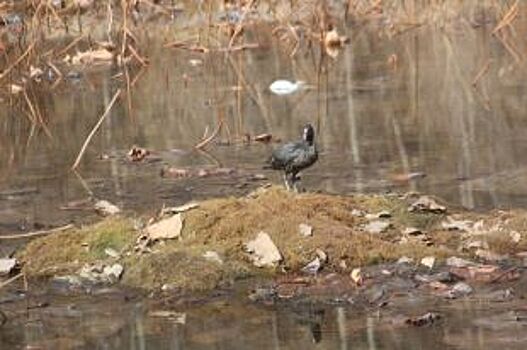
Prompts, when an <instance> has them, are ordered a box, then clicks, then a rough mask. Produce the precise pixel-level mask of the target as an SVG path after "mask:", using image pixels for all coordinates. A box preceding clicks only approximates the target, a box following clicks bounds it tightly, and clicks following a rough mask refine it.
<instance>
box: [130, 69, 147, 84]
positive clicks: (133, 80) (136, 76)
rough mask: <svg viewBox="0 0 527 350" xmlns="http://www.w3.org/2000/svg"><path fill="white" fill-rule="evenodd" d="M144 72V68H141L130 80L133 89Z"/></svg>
mask: <svg viewBox="0 0 527 350" xmlns="http://www.w3.org/2000/svg"><path fill="white" fill-rule="evenodd" d="M145 72H146V69H145V68H144V67H141V69H140V70H139V72H137V74H136V75H135V77H134V78H133V79H132V82H131V83H130V86H132V87H134V86H135V84H136V83H137V82H138V81H139V78H141V77H142V76H143V75H144V74H145Z"/></svg>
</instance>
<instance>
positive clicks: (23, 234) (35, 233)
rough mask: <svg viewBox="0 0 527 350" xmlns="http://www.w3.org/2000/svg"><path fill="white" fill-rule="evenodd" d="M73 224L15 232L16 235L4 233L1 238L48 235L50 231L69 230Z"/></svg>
mask: <svg viewBox="0 0 527 350" xmlns="http://www.w3.org/2000/svg"><path fill="white" fill-rule="evenodd" d="M73 227H74V226H73V224H68V225H64V226H60V227H55V228H52V229H50V230H41V231H34V232H28V233H19V234H15V235H4V236H0V240H2V239H22V238H30V237H35V236H42V235H47V234H50V233H54V232H61V231H66V230H69V229H70V228H73Z"/></svg>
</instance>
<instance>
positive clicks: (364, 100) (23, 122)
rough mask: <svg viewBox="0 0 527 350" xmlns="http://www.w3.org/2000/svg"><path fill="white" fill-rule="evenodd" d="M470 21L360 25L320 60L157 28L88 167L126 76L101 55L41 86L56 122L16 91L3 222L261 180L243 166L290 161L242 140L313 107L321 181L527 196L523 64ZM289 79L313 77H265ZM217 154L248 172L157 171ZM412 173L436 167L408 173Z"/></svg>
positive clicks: (290, 129)
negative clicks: (23, 107) (275, 90)
mask: <svg viewBox="0 0 527 350" xmlns="http://www.w3.org/2000/svg"><path fill="white" fill-rule="evenodd" d="M463 23H464V22H463ZM522 23H523V22H522ZM459 26H460V27H459V28H458V27H457V26H455V25H451V26H449V27H447V28H446V29H444V30H440V29H439V28H436V27H435V26H428V27H424V28H423V29H417V30H414V31H412V32H411V33H410V34H406V35H399V36H394V37H391V38H387V37H386V36H381V35H379V33H378V30H377V28H369V27H367V26H366V27H360V26H359V27H355V26H350V27H349V28H347V29H346V30H347V33H346V34H348V35H349V36H350V37H352V41H351V44H350V45H347V46H346V47H345V48H344V49H343V50H342V51H341V52H340V54H339V55H338V56H337V57H336V58H335V59H329V58H327V57H326V58H325V59H323V60H320V59H319V56H318V55H317V53H316V52H314V53H313V52H311V51H309V50H301V51H300V52H299V53H297V55H296V56H295V58H294V59H291V58H290V57H289V55H288V52H287V51H286V50H284V48H283V47H282V46H281V45H280V43H278V42H277V41H276V39H275V38H274V37H273V36H272V35H271V33H270V31H269V30H268V29H266V28H264V29H255V31H254V33H253V34H252V35H253V36H254V37H255V40H259V42H261V44H262V47H261V48H260V49H254V50H247V51H244V52H239V53H236V54H233V55H231V56H225V55H224V54H214V53H211V54H208V55H205V54H199V53H193V52H188V51H182V50H170V49H164V48H162V47H160V43H159V42H156V41H155V40H153V41H152V40H151V41H149V44H148V45H150V46H151V47H147V48H146V50H145V52H148V53H149V58H150V60H151V64H150V65H149V67H148V68H146V70H145V71H144V72H137V71H132V72H131V74H132V75H133V76H134V74H142V75H141V77H140V79H139V80H138V82H137V83H136V85H135V86H134V88H133V89H132V90H131V91H130V98H129V99H124V100H122V101H121V102H118V103H117V105H116V106H114V108H113V109H112V111H111V113H110V115H109V117H108V118H107V119H106V120H105V121H104V123H103V125H102V127H101V129H100V130H99V132H98V133H97V135H96V137H95V138H94V139H93V140H92V142H91V144H90V146H89V148H88V152H87V153H86V155H85V156H84V158H83V160H82V163H81V166H80V168H79V175H78V176H77V175H75V174H74V173H72V172H71V171H70V170H69V168H70V166H71V165H72V164H73V162H74V160H75V157H76V155H77V153H78V152H79V150H80V148H81V145H82V143H83V141H84V139H85V138H86V136H87V134H88V132H89V131H90V129H91V128H92V127H93V125H94V124H95V122H96V121H97V120H98V118H99V116H100V114H101V113H102V111H103V109H104V106H105V105H106V104H107V103H108V102H109V100H110V98H111V96H112V95H113V93H114V92H115V91H116V88H117V87H116V83H115V82H116V80H117V79H119V77H115V76H114V73H115V72H114V70H113V69H105V68H97V69H96V70H95V71H87V72H84V73H82V74H81V79H80V80H71V81H65V82H62V83H61V84H60V85H59V86H58V87H57V88H55V90H53V92H50V91H49V88H46V87H42V86H41V87H37V88H35V91H33V92H32V93H34V94H35V96H37V101H38V103H39V104H40V105H39V108H40V109H41V110H42V113H43V114H44V115H45V116H46V118H47V120H49V121H48V125H47V126H48V129H49V134H48V133H46V132H44V131H43V130H42V129H40V128H38V127H37V128H35V127H33V126H32V125H31V124H30V123H29V122H28V120H27V118H24V117H23V116H22V115H20V113H21V112H20V110H19V109H17V108H16V105H15V106H14V107H13V108H2V111H1V112H0V115H1V116H0V117H1V120H2V123H0V135H1V137H0V140H1V141H0V147H1V152H0V232H13V231H15V232H16V231H17V230H28V229H31V228H33V226H34V225H35V224H43V225H58V224H60V223H64V222H67V221H70V220H72V219H74V218H78V217H85V216H86V215H87V213H88V212H86V211H85V212H82V211H81V212H79V211H75V210H61V209H60V208H61V207H63V206H64V205H65V204H66V203H68V202H70V201H78V200H82V199H85V198H87V197H88V196H89V195H92V194H93V195H94V196H96V197H97V198H103V199H108V200H110V201H112V202H115V203H116V204H118V205H119V206H121V207H123V208H125V209H132V210H139V211H140V212H143V211H145V210H154V209H156V208H159V207H160V206H161V204H162V203H166V204H175V203H182V202H186V201H188V200H190V199H192V198H197V199H200V198H206V197H210V196H219V195H224V194H233V193H234V194H235V193H244V192H246V191H248V190H249V189H250V188H253V187H255V186H257V185H258V184H259V183H258V182H256V183H254V182H251V181H249V180H247V177H248V176H250V175H251V174H255V173H262V172H263V173H264V174H265V175H267V176H268V178H269V180H270V181H271V182H276V183H278V182H280V176H279V175H278V174H273V173H269V172H267V171H265V172H264V171H263V170H262V169H261V165H262V162H263V161H264V160H265V159H266V158H267V156H268V155H269V153H270V149H271V147H272V145H262V144H259V143H251V144H249V145H247V144H244V143H243V142H242V141H241V140H242V139H243V137H244V135H246V134H250V135H252V136H254V135H258V134H260V133H272V134H273V135H274V136H275V137H277V138H279V139H282V140H288V139H295V138H297V137H299V133H300V130H301V127H302V125H303V124H304V123H306V122H312V123H314V124H315V125H316V127H317V132H318V135H317V142H318V145H319V148H320V150H321V156H320V161H319V162H318V163H317V164H316V165H315V166H314V167H313V168H312V169H309V170H308V171H306V172H305V174H304V177H303V186H304V187H305V188H307V189H309V190H322V191H328V192H334V193H343V194H345V193H353V192H367V191H373V192H379V191H387V190H400V191H407V190H419V191H422V192H427V193H432V194H437V195H439V196H440V197H442V198H444V199H446V200H448V201H450V202H453V203H457V204H459V205H462V206H465V207H467V208H476V209H478V208H480V209H481V208H494V207H510V206H525V205H526V204H527V200H526V198H527V196H526V194H527V188H526V187H525V185H524V184H525V183H526V182H525V181H524V180H525V178H526V176H527V167H526V165H527V160H526V159H525V157H524V154H525V152H526V151H527V142H526V141H525V137H524V136H523V135H525V133H526V131H527V130H526V129H527V123H526V119H525V118H524V108H523V106H524V100H525V98H524V95H525V93H524V92H525V88H526V83H525V82H526V81H527V79H525V78H526V77H525V74H526V73H525V70H522V69H520V68H519V67H518V66H517V65H516V63H515V61H514V58H513V57H512V56H511V54H510V53H509V51H507V50H505V49H504V48H503V46H502V45H500V44H499V42H497V41H496V40H495V38H493V37H492V36H491V35H490V30H491V28H488V27H486V26H477V27H474V26H470V25H468V24H459ZM519 44H521V43H518V45H519ZM394 57H396V59H394ZM489 60H490V61H489ZM488 62H490V63H488ZM487 63H488V64H489V68H488V71H486V73H485V74H484V75H483V76H482V77H481V78H480V79H479V80H478V83H477V85H475V86H473V85H471V82H472V81H473V79H474V78H475V77H476V75H477V74H478V72H480V71H481V69H482V68H484V67H485V66H486V64H487ZM278 78H288V79H292V80H294V79H297V80H304V81H306V82H307V89H305V90H303V91H300V92H298V93H296V94H292V95H288V96H275V95H272V94H271V93H270V92H269V90H268V86H269V84H270V83H271V82H272V81H273V80H275V79H278ZM46 89H47V90H48V91H46ZM220 117H221V118H223V119H224V120H225V125H226V126H227V127H225V128H223V130H222V132H221V133H220V134H219V137H218V138H217V139H216V140H215V142H213V143H212V144H210V145H209V146H208V147H207V152H206V153H204V152H197V151H193V150H192V149H193V145H195V144H196V143H197V142H198V141H199V140H200V139H201V138H202V136H203V134H204V131H205V130H206V129H208V130H209V134H210V132H211V131H212V130H213V129H214V128H215V126H216V124H217V120H218V118H220ZM228 142H230V143H228ZM134 144H136V145H139V146H142V147H146V148H147V149H149V150H151V151H152V152H153V157H151V160H150V161H149V162H144V163H131V162H129V161H127V160H126V153H127V152H128V150H129V149H130V147H131V146H132V145H134ZM156 160H157V161H156ZM218 166H223V167H232V168H235V169H237V170H239V171H240V173H241V174H242V175H239V176H211V177H207V178H190V179H188V178H186V179H173V178H163V177H161V176H160V175H159V174H160V171H161V169H163V168H165V169H166V168H169V167H177V168H181V167H194V168H197V167H218ZM415 172H419V173H424V174H426V177H425V178H422V177H418V178H417V179H414V180H411V181H407V175H408V174H411V173H415Z"/></svg>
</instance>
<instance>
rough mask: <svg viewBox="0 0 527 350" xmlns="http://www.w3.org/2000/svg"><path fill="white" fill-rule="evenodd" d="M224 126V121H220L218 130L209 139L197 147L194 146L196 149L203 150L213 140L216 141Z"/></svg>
mask: <svg viewBox="0 0 527 350" xmlns="http://www.w3.org/2000/svg"><path fill="white" fill-rule="evenodd" d="M222 126H223V120H222V119H220V121H219V122H218V126H216V129H215V130H214V132H213V133H212V134H211V135H210V136H209V137H207V138H206V139H205V140H203V141H201V142H199V143H198V144H197V145H196V146H194V148H197V149H202V148H203V147H205V146H206V145H208V144H209V143H210V142H211V141H212V140H214V138H215V137H216V136H218V134H219V132H220V130H221V127H222Z"/></svg>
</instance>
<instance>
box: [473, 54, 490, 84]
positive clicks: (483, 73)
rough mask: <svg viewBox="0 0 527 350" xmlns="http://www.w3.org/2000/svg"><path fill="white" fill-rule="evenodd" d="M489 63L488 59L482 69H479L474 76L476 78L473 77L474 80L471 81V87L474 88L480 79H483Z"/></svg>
mask: <svg viewBox="0 0 527 350" xmlns="http://www.w3.org/2000/svg"><path fill="white" fill-rule="evenodd" d="M491 63H492V60H491V59H490V58H489V59H487V62H485V64H484V65H483V67H481V69H480V70H479V72H478V74H476V76H475V77H474V80H472V86H476V85H477V84H478V83H479V81H480V80H481V78H483V76H484V75H485V74H486V73H487V72H488V71H489V68H490V64H491Z"/></svg>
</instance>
